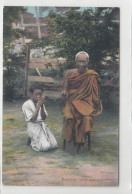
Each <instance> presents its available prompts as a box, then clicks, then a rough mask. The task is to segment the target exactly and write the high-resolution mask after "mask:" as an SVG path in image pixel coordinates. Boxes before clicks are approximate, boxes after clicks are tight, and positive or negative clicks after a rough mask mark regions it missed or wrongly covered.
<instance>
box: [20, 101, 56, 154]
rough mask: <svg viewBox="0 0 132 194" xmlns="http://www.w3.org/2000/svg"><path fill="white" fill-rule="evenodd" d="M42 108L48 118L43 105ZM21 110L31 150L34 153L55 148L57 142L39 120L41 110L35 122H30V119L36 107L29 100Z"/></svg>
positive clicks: (40, 119)
mask: <svg viewBox="0 0 132 194" xmlns="http://www.w3.org/2000/svg"><path fill="white" fill-rule="evenodd" d="M43 107H44V111H45V114H46V116H48V113H47V111H46V109H45V106H44V105H43ZM22 110H23V113H24V115H25V120H26V121H27V134H28V136H29V137H30V138H31V146H32V148H33V149H34V150H36V151H47V150H51V149H54V148H57V141H56V139H55V137H54V136H53V134H52V133H51V132H50V130H49V129H48V126H47V125H46V124H45V123H44V122H43V120H42V118H41V108H40V110H39V113H38V117H37V119H36V121H35V122H32V121H31V118H32V116H33V114H34V112H35V110H36V107H35V105H34V103H33V101H32V100H31V99H30V100H28V101H26V102H25V103H24V104H23V106H22Z"/></svg>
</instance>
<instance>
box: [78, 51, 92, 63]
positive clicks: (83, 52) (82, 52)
mask: <svg viewBox="0 0 132 194" xmlns="http://www.w3.org/2000/svg"><path fill="white" fill-rule="evenodd" d="M80 54H84V55H86V57H87V61H89V55H88V53H86V52H85V51H80V52H78V53H77V54H76V56H75V61H77V58H78V56H79V55H80Z"/></svg>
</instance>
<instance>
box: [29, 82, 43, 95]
mask: <svg viewBox="0 0 132 194" xmlns="http://www.w3.org/2000/svg"><path fill="white" fill-rule="evenodd" d="M34 90H41V91H42V92H43V91H44V90H43V87H42V86H41V85H38V84H35V85H32V86H31V87H30V89H29V91H30V92H31V93H33V92H34Z"/></svg>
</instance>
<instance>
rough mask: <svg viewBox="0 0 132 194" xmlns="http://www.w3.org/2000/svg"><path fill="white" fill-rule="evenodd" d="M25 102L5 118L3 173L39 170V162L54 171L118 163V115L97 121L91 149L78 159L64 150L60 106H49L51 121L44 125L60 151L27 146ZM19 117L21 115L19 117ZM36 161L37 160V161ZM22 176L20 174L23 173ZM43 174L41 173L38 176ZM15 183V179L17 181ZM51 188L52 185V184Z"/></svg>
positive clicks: (105, 113) (9, 109) (110, 114)
mask: <svg viewBox="0 0 132 194" xmlns="http://www.w3.org/2000/svg"><path fill="white" fill-rule="evenodd" d="M21 105H22V102H20V103H15V104H14V106H13V104H11V103H10V104H9V105H6V107H5V109H4V114H3V172H6V171H8V170H10V169H11V168H12V169H13V168H14V167H15V168H17V169H22V168H23V169H24V168H25V169H29V168H37V167H38V165H39V162H40V161H41V160H44V161H45V162H46V163H47V164H49V165H51V166H52V167H51V168H55V166H58V167H60V168H63V169H69V170H77V169H78V168H79V167H80V166H82V165H84V164H91V165H93V166H97V165H107V164H111V165H114V164H117V163H118V149H119V145H118V144H119V141H118V131H117V130H116V129H117V128H118V114H116V113H113V112H110V111H106V110H104V111H103V114H102V115H101V116H99V117H97V118H96V119H95V122H94V130H96V133H95V134H94V133H93V134H92V143H91V144H92V149H91V151H89V152H88V148H87V147H88V146H87V144H86V145H85V150H86V153H84V154H81V155H77V156H75V157H73V156H71V155H69V153H67V152H64V151H63V150H62V139H61V131H62V127H63V117H62V114H61V111H60V108H59V106H58V104H57V103H54V104H52V103H51V104H47V106H46V108H47V111H48V114H49V116H48V118H47V119H46V121H45V123H46V124H48V127H49V129H50V130H51V132H52V133H53V134H54V136H55V137H56V139H57V142H58V146H59V148H58V149H55V150H51V151H48V152H35V151H34V150H32V149H31V147H30V146H27V145H26V143H27V134H26V122H25V121H24V117H23V114H22V112H21V111H17V110H18V108H19V110H20V109H21ZM18 113H19V114H18ZM36 159H37V160H36ZM20 174H21V173H20ZM38 174H41V173H38ZM14 179H15V178H14ZM49 185H50V183H49Z"/></svg>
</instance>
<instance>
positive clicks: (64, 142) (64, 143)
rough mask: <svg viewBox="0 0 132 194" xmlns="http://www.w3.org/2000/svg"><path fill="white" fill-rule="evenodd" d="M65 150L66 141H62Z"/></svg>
mask: <svg viewBox="0 0 132 194" xmlns="http://www.w3.org/2000/svg"><path fill="white" fill-rule="evenodd" d="M65 149H66V140H65V139H64V140H63V150H65Z"/></svg>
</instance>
